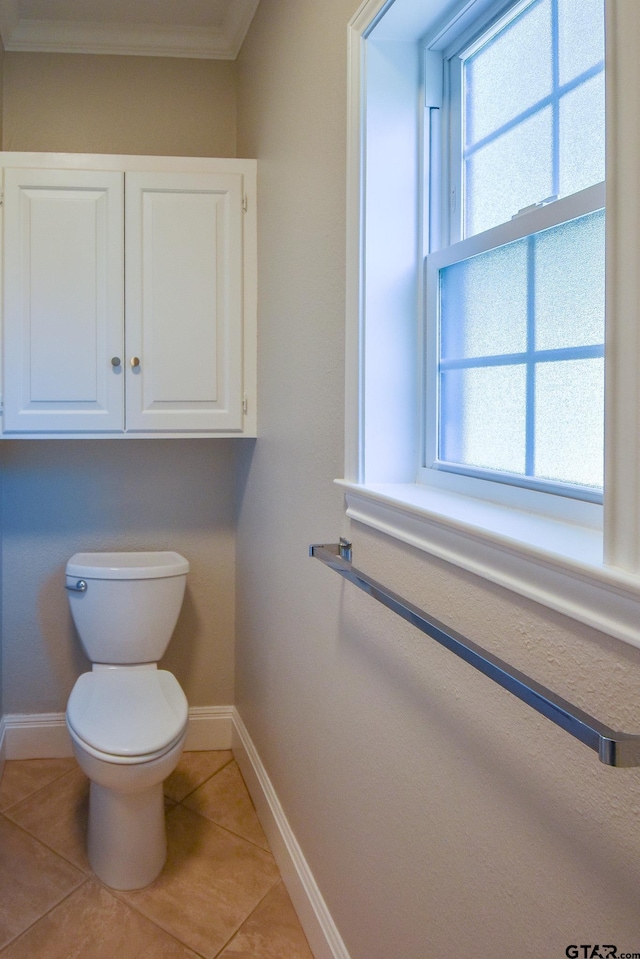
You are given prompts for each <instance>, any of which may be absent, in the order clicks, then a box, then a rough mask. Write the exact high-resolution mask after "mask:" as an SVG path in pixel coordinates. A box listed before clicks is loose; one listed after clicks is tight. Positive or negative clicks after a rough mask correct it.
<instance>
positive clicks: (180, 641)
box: [0, 440, 235, 713]
mask: <svg viewBox="0 0 640 959" xmlns="http://www.w3.org/2000/svg"><path fill="white" fill-rule="evenodd" d="M233 458H234V451H233V441H232V440H69V441H55V440H50V441H42V442H41V441H35V440H34V441H28V440H27V441H25V442H21V441H15V440H14V441H8V442H5V443H3V444H2V446H1V447H0V465H1V467H2V475H3V502H2V506H3V511H2V512H3V517H4V526H3V533H4V535H3V540H2V567H3V579H4V591H5V596H4V623H3V633H4V667H5V668H4V676H5V690H4V708H5V712H7V713H21V712H26V713H32V712H33V713H35V712H60V711H64V709H65V707H66V700H67V698H68V695H69V692H70V691H71V687H72V686H73V683H74V682H75V679H76V676H77V675H78V674H79V673H80V672H81V671H83V670H85V669H86V668H87V666H88V664H87V662H86V660H85V658H84V655H83V654H82V651H81V649H80V646H79V643H78V640H77V637H76V635H75V630H74V628H73V625H72V623H71V618H70V613H69V608H68V603H67V598H66V593H65V590H64V567H65V563H66V561H67V560H68V559H69V557H70V556H71V555H72V554H73V553H74V552H76V551H78V550H94V549H95V550H109V549H137V550H145V549H176V550H177V551H178V552H181V553H182V554H183V555H184V556H186V557H187V559H188V560H189V562H190V564H191V571H190V573H189V578H188V580H187V583H188V585H187V593H186V598H185V602H184V605H183V608H182V612H181V614H180V618H179V620H178V625H177V627H176V632H175V634H174V637H173V640H172V642H171V645H170V647H169V651H168V653H167V656H166V657H165V659H164V661H163V665H165V666H166V668H168V669H171V670H172V671H173V672H175V674H176V676H177V677H178V679H179V680H180V682H181V683H182V684H183V686H184V689H185V691H186V693H187V696H188V699H189V702H190V705H192V706H205V705H213V704H228V703H231V702H232V701H233V634H234V607H233V592H234V569H235V550H234V538H235V533H234V489H233Z"/></svg>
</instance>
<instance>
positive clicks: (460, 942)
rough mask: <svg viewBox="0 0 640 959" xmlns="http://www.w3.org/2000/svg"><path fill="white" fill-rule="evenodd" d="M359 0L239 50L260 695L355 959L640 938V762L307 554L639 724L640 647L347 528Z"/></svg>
mask: <svg viewBox="0 0 640 959" xmlns="http://www.w3.org/2000/svg"><path fill="white" fill-rule="evenodd" d="M357 6H358V0H324V2H323V3H322V4H319V3H317V2H315V0H272V2H269V3H263V4H261V6H260V7H259V9H258V13H257V16H256V18H255V20H254V23H253V25H252V28H251V31H250V34H249V37H248V40H247V42H246V43H245V46H244V48H243V51H242V53H241V56H240V61H239V66H240V76H239V113H238V129H239V144H238V145H239V151H240V152H241V153H243V154H245V153H246V154H249V155H252V156H257V158H258V170H259V220H258V221H259V231H260V235H259V251H260V254H259V255H260V261H259V271H260V309H259V329H260V350H259V384H260V395H259V402H260V424H261V425H260V439H259V440H258V443H257V444H256V448H255V452H254V453H253V455H250V452H245V453H243V456H242V462H241V474H240V475H241V477H242V481H243V484H244V496H243V499H242V504H241V508H240V515H239V523H238V543H237V551H238V575H237V590H238V604H237V636H236V644H237V655H236V672H237V680H236V703H237V706H238V708H239V711H240V713H241V715H242V717H243V719H244V721H245V723H246V724H247V727H248V729H249V732H250V734H251V736H252V738H253V740H254V742H255V743H256V745H257V748H258V751H259V753H260V755H261V758H262V760H263V761H264V763H265V765H266V768H267V771H268V773H269V776H270V777H271V779H272V781H273V783H274V786H275V789H276V792H277V793H278V796H279V798H280V800H281V801H282V803H283V806H284V810H285V813H286V815H287V817H288V819H289V821H290V823H291V825H292V827H293V830H294V832H295V834H296V836H297V838H298V840H299V841H300V843H301V846H302V849H303V852H304V854H305V856H306V857H307V859H308V862H309V864H310V866H311V869H312V871H313V873H314V875H315V877H316V879H317V881H318V883H319V886H320V889H321V892H322V894H323V895H324V897H325V899H326V901H327V903H328V905H329V908H330V910H331V913H332V915H333V917H334V919H335V921H336V923H337V925H338V928H339V930H340V932H341V934H342V936H343V938H344V940H345V942H346V945H347V948H348V950H349V953H350V956H351V959H389V957H393V959H435V957H438V959H459V957H461V956H474V957H477V959H516V957H523V959H524V957H527V959H533V957H544V959H555V957H558V959H559V957H562V956H564V955H565V950H566V948H567V946H568V945H569V944H571V943H577V944H582V943H592V944H595V943H601V944H602V943H616V944H617V945H618V949H619V952H620V953H622V952H623V951H629V952H634V951H638V950H640V908H639V907H640V895H639V892H638V890H639V889H640V816H639V815H638V810H639V804H638V796H639V795H640V771H638V770H615V769H609V768H607V767H604V766H602V765H601V764H600V763H599V762H598V760H597V757H596V755H595V754H594V753H592V752H591V751H590V750H589V749H587V748H586V747H584V746H582V745H580V744H579V743H577V742H576V741H575V740H573V739H572V738H571V737H569V736H568V735H567V734H566V733H564V732H562V731H561V730H559V729H557V728H556V727H555V726H554V725H552V724H551V723H550V722H548V721H546V720H544V719H543V718H541V717H539V716H537V714H535V713H534V712H533V711H531V710H529V709H528V708H527V707H526V706H524V705H522V704H521V703H519V702H518V701H517V700H515V699H513V698H512V697H510V696H509V695H508V694H507V693H505V692H504V691H502V690H500V689H499V688H498V687H495V686H494V685H492V684H491V683H490V682H489V681H488V680H487V679H485V678H484V677H482V676H480V675H479V674H477V673H475V672H474V671H473V670H471V669H470V667H468V666H467V665H465V664H464V663H462V662H461V661H459V660H457V659H455V658H454V657H453V656H452V655H451V654H449V653H447V652H446V651H445V650H442V649H440V647H438V646H436V645H435V644H433V643H429V642H428V641H427V640H426V639H425V638H424V637H423V636H422V635H421V634H419V633H418V632H416V631H415V630H414V629H412V628H410V627H409V626H407V625H406V624H404V623H403V622H402V621H400V620H398V619H397V617H394V616H393V614H391V613H390V612H388V611H386V610H384V609H382V607H380V606H378V605H377V604H376V603H375V602H374V601H373V600H372V599H370V598H369V597H367V596H365V595H364V594H363V593H361V592H359V591H358V590H356V589H355V588H354V587H352V586H350V585H348V584H344V583H343V582H342V581H341V580H340V579H339V577H338V576H336V574H335V573H333V572H331V571H329V570H328V569H326V568H325V567H323V566H321V565H320V564H319V563H317V562H315V561H313V560H310V559H308V558H307V547H308V544H309V543H311V542H327V541H336V540H337V538H338V536H339V535H340V534H341V533H349V532H350V533H351V535H352V538H353V540H354V546H355V559H356V562H357V565H359V566H361V567H363V568H364V569H366V570H369V571H370V572H371V573H372V575H374V576H376V577H377V578H378V579H380V580H382V581H385V582H388V584H389V586H390V587H392V588H395V589H396V590H397V591H398V592H400V593H404V594H405V595H406V596H407V598H408V599H410V600H413V601H414V602H416V603H419V604H421V605H423V606H425V607H426V608H428V609H429V610H430V611H431V612H432V613H433V614H434V615H436V616H438V617H440V618H441V619H442V620H443V621H445V622H447V623H449V624H450V625H451V626H452V627H454V628H456V629H458V630H460V631H461V632H463V633H467V634H469V635H470V636H471V637H472V638H474V639H475V640H476V641H477V642H479V643H481V644H484V645H486V646H487V647H489V648H491V649H494V650H495V651H496V652H497V653H498V655H500V656H502V657H503V658H505V659H507V660H510V661H512V662H513V663H514V664H515V665H516V666H519V667H520V668H521V669H523V670H525V671H528V672H529V673H530V674H532V675H533V676H534V677H536V678H538V679H539V680H540V681H542V682H543V683H546V684H547V685H549V686H551V687H552V688H554V689H556V690H557V691H558V692H559V693H560V694H564V695H565V696H567V697H568V698H569V699H572V700H574V701H575V702H577V703H578V704H579V705H582V706H583V707H585V708H587V709H590V710H593V712H594V713H595V714H596V715H598V716H599V717H600V718H602V719H603V720H604V721H607V722H610V723H611V724H612V725H614V726H619V727H621V728H629V729H631V730H633V729H636V730H637V729H638V728H639V727H640V717H639V715H638V712H637V703H638V701H639V699H640V651H638V650H636V649H633V648H632V647H630V646H627V645H625V644H623V643H620V642H617V641H614V640H612V639H610V638H607V637H605V636H603V635H601V634H599V633H596V632H595V631H592V630H589V629H587V628H584V627H581V626H579V625H577V624H576V623H574V622H572V621H570V620H567V619H565V618H563V617H562V616H560V615H556V614H554V613H552V612H550V611H548V610H546V609H543V608H541V607H537V606H536V605H535V604H533V603H530V602H527V601H525V600H522V599H520V598H518V597H516V596H514V595H513V594H510V593H508V592H506V591H504V590H502V589H500V588H498V587H494V586H492V585H490V584H488V583H486V582H485V581H483V580H480V579H477V578H474V577H473V576H471V575H469V574H466V573H463V572H461V571H460V570H456V569H455V568H453V567H450V566H447V564H445V563H442V562H439V561H436V560H433V559H430V558H429V557H427V556H426V555H425V554H422V553H419V552H418V551H415V550H413V549H411V548H410V547H407V546H402V545H400V544H397V543H395V542H393V541H391V540H388V539H387V538H386V537H385V536H384V535H383V534H376V533H373V532H371V531H367V530H366V529H364V528H362V527H358V526H357V525H355V526H354V527H353V528H352V529H351V530H349V526H348V522H347V520H346V519H345V518H344V513H343V508H342V506H343V504H342V496H341V494H340V491H339V490H338V489H337V488H336V487H335V486H334V485H333V484H332V480H333V478H334V477H336V476H340V475H341V473H342V469H343V466H342V456H343V425H342V416H343V383H342V380H343V341H344V312H345V303H344V280H345V253H344V249H345V239H344V229H345V218H344V210H345V129H346V116H345V104H346V25H347V22H348V19H349V17H350V16H351V15H352V14H353V12H354V11H355V9H356V7H357ZM275 548H277V553H275V554H274V549H275Z"/></svg>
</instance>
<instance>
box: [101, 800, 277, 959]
mask: <svg viewBox="0 0 640 959" xmlns="http://www.w3.org/2000/svg"><path fill="white" fill-rule="evenodd" d="M167 836H168V845H169V855H168V858H167V864H166V866H165V868H164V870H163V872H162V873H161V875H160V877H159V878H158V879H157V880H156V881H155V882H154V883H153V884H152V885H151V886H149V887H148V888H147V889H141V890H140V891H138V892H127V893H118V896H119V897H120V898H121V899H122V900H123V901H125V902H128V903H130V904H131V905H132V906H133V907H134V908H135V909H137V910H139V911H140V912H141V913H142V914H143V915H145V916H147V917H148V918H149V919H151V920H152V921H153V922H156V923H158V925H159V926H161V927H162V928H163V929H165V930H166V931H167V932H168V933H170V934H171V935H173V936H175V937H176V938H177V939H179V940H180V941H181V942H184V943H185V944H186V945H187V946H189V947H190V948H192V949H194V950H195V951H196V952H199V953H200V954H201V955H202V956H205V957H207V959H210V957H213V956H215V955H217V953H218V952H219V951H220V950H221V949H222V948H223V947H224V945H225V943H227V942H228V941H229V940H230V938H231V936H232V935H233V933H234V932H235V931H236V930H237V929H238V928H239V927H240V925H241V924H242V923H243V922H244V921H245V919H246V918H247V917H248V916H249V915H250V914H251V912H253V910H254V909H255V907H256V906H257V905H258V903H259V902H260V901H261V900H262V899H263V898H264V896H265V895H266V893H267V892H268V891H269V889H271V887H272V886H274V885H275V884H276V882H277V881H278V880H279V878H280V877H279V874H278V869H277V867H276V864H275V862H274V860H273V857H272V856H271V855H270V854H269V853H267V852H264V851H263V850H262V849H259V848H258V847H257V846H255V845H254V844H253V843H249V842H246V841H245V840H243V839H240V838H238V837H236V836H233V835H231V833H229V832H227V831H226V830H225V829H221V828H220V827H219V826H216V825H215V824H214V823H212V822H209V821H208V820H206V819H204V818H203V817H202V816H198V815H196V813H193V812H191V811H190V810H188V809H185V808H184V807H183V806H176V807H175V809H172V810H171V811H170V812H169V813H168V814H167Z"/></svg>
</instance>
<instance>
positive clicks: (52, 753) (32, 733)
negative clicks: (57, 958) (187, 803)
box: [0, 706, 233, 762]
mask: <svg viewBox="0 0 640 959" xmlns="http://www.w3.org/2000/svg"><path fill="white" fill-rule="evenodd" d="M0 733H3V734H4V735H2V739H1V744H0V762H1V760H2V756H3V754H4V753H6V758H7V759H63V758H65V757H67V756H73V749H72V748H71V739H70V737H69V733H68V732H67V726H66V723H65V718H64V713H32V714H25V713H15V714H13V715H11V714H9V715H7V716H3V718H2V725H1V726H0ZM232 741H233V707H232V706H193V707H192V708H191V709H190V710H189V729H188V732H187V741H186V743H185V749H190V750H203V749H231V745H232Z"/></svg>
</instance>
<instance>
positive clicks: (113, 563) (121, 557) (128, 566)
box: [66, 550, 189, 579]
mask: <svg viewBox="0 0 640 959" xmlns="http://www.w3.org/2000/svg"><path fill="white" fill-rule="evenodd" d="M188 572H189V561H188V560H186V559H185V558H184V556H181V555H180V553H174V552H172V551H169V550H161V551H149V552H137V553H131V552H129V553H124V552H123V553H74V555H73V556H72V557H71V559H70V560H69V562H68V563H67V567H66V573H67V576H77V577H79V578H82V579H160V578H161V577H165V576H184V575H185V574H186V573H188Z"/></svg>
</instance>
